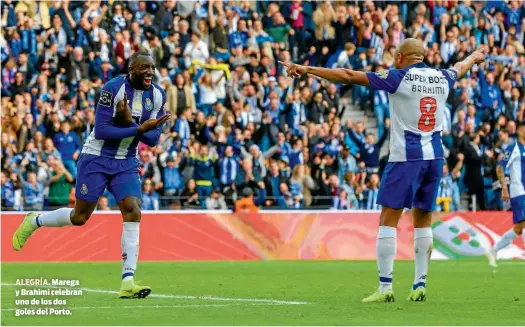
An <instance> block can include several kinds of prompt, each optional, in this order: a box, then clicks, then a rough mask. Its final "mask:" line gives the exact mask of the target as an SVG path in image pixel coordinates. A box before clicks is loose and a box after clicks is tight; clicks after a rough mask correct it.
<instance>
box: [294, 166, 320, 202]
mask: <svg viewBox="0 0 525 327" xmlns="http://www.w3.org/2000/svg"><path fill="white" fill-rule="evenodd" d="M314 189H315V182H314V180H313V178H312V177H311V176H310V169H309V168H308V167H307V166H306V165H304V164H299V165H297V166H295V168H294V169H293V173H292V178H291V179H290V191H291V193H292V194H293V195H294V203H295V197H296V196H298V198H299V199H300V200H301V207H305V208H308V207H309V206H310V205H311V204H312V191H313V190H314Z"/></svg>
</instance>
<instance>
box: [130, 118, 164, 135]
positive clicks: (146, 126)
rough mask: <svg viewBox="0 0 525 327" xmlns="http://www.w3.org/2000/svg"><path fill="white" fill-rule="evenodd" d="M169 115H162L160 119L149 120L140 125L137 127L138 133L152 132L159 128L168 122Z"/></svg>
mask: <svg viewBox="0 0 525 327" xmlns="http://www.w3.org/2000/svg"><path fill="white" fill-rule="evenodd" d="M170 118H171V115H169V114H168V115H164V116H162V117H160V118H159V119H150V120H147V121H145V122H144V123H142V125H140V126H139V129H138V132H139V133H140V134H144V133H146V132H149V131H151V130H154V129H155V128H157V127H160V126H162V125H164V124H165V123H166V122H167V121H168V120H170Z"/></svg>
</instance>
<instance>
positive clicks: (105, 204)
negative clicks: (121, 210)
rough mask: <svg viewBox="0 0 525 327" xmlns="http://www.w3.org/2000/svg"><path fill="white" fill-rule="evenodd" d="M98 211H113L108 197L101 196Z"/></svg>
mask: <svg viewBox="0 0 525 327" xmlns="http://www.w3.org/2000/svg"><path fill="white" fill-rule="evenodd" d="M97 210H103V211H107V210H111V208H110V207H109V201H108V198H107V197H105V196H101V197H100V199H98V203H97Z"/></svg>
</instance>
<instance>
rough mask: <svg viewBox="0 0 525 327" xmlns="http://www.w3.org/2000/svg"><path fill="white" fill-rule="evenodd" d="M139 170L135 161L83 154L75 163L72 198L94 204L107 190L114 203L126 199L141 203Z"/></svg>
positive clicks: (134, 159)
mask: <svg viewBox="0 0 525 327" xmlns="http://www.w3.org/2000/svg"><path fill="white" fill-rule="evenodd" d="M138 166H139V161H138V159H137V158H128V159H113V158H106V157H99V156H94V155H91V154H84V153H83V154H81V155H80V159H79V160H78V163H77V169H78V174H77V183H76V188H75V191H76V194H75V195H76V197H77V198H78V199H80V200H84V201H87V202H90V203H96V202H98V199H99V198H100V197H101V196H102V194H104V190H105V189H106V187H107V189H108V191H109V192H110V193H111V194H113V196H114V197H115V201H117V202H120V201H122V200H123V199H124V198H125V197H128V196H133V197H136V198H138V199H142V187H141V183H140V179H139V169H138Z"/></svg>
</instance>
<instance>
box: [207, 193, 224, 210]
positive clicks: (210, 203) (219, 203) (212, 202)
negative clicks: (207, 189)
mask: <svg viewBox="0 0 525 327" xmlns="http://www.w3.org/2000/svg"><path fill="white" fill-rule="evenodd" d="M204 208H205V209H208V210H227V209H228V206H227V205H226V201H225V200H224V195H222V194H221V192H220V190H218V189H213V190H212V191H211V194H210V196H209V197H208V198H207V199H206V202H205V207H204Z"/></svg>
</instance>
